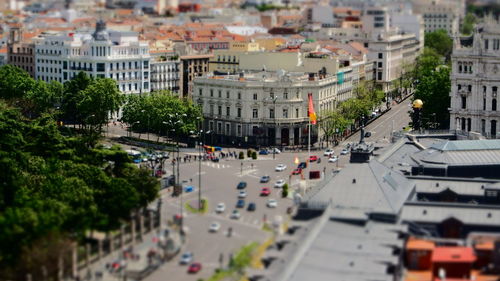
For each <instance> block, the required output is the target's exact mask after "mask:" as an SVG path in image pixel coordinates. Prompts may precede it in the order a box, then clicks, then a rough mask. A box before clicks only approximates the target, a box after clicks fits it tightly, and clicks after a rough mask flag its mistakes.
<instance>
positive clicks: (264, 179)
mask: <svg viewBox="0 0 500 281" xmlns="http://www.w3.org/2000/svg"><path fill="white" fill-rule="evenodd" d="M270 179H271V178H270V177H269V176H262V177H261V178H260V182H261V183H266V182H269V180H270Z"/></svg>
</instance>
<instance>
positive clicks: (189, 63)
mask: <svg viewBox="0 0 500 281" xmlns="http://www.w3.org/2000/svg"><path fill="white" fill-rule="evenodd" d="M212 57H213V54H193V55H184V56H181V57H180V73H179V75H180V77H179V80H180V84H179V90H180V95H181V96H182V97H187V96H190V95H191V94H192V88H193V80H194V78H195V77H200V76H203V75H204V74H206V73H207V72H208V64H209V61H210V59H211V58H212Z"/></svg>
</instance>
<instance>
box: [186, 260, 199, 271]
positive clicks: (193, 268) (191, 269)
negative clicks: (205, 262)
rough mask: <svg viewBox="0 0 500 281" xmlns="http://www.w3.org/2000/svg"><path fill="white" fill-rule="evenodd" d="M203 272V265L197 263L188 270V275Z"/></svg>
mask: <svg viewBox="0 0 500 281" xmlns="http://www.w3.org/2000/svg"><path fill="white" fill-rule="evenodd" d="M200 270H201V263H199V262H195V263H192V264H191V265H190V266H189V268H188V273H198V271H200Z"/></svg>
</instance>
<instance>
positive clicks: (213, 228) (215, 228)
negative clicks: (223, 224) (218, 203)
mask: <svg viewBox="0 0 500 281" xmlns="http://www.w3.org/2000/svg"><path fill="white" fill-rule="evenodd" d="M219 229H220V223H218V222H216V221H214V222H213V223H211V224H210V227H209V228H208V231H210V232H217V231H219Z"/></svg>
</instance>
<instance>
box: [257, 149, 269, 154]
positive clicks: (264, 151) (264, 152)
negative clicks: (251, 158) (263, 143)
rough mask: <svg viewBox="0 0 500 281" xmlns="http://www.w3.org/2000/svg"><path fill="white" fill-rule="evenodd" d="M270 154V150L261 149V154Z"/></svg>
mask: <svg viewBox="0 0 500 281" xmlns="http://www.w3.org/2000/svg"><path fill="white" fill-rule="evenodd" d="M268 154H269V151H267V149H262V150H260V151H259V155H268Z"/></svg>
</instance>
